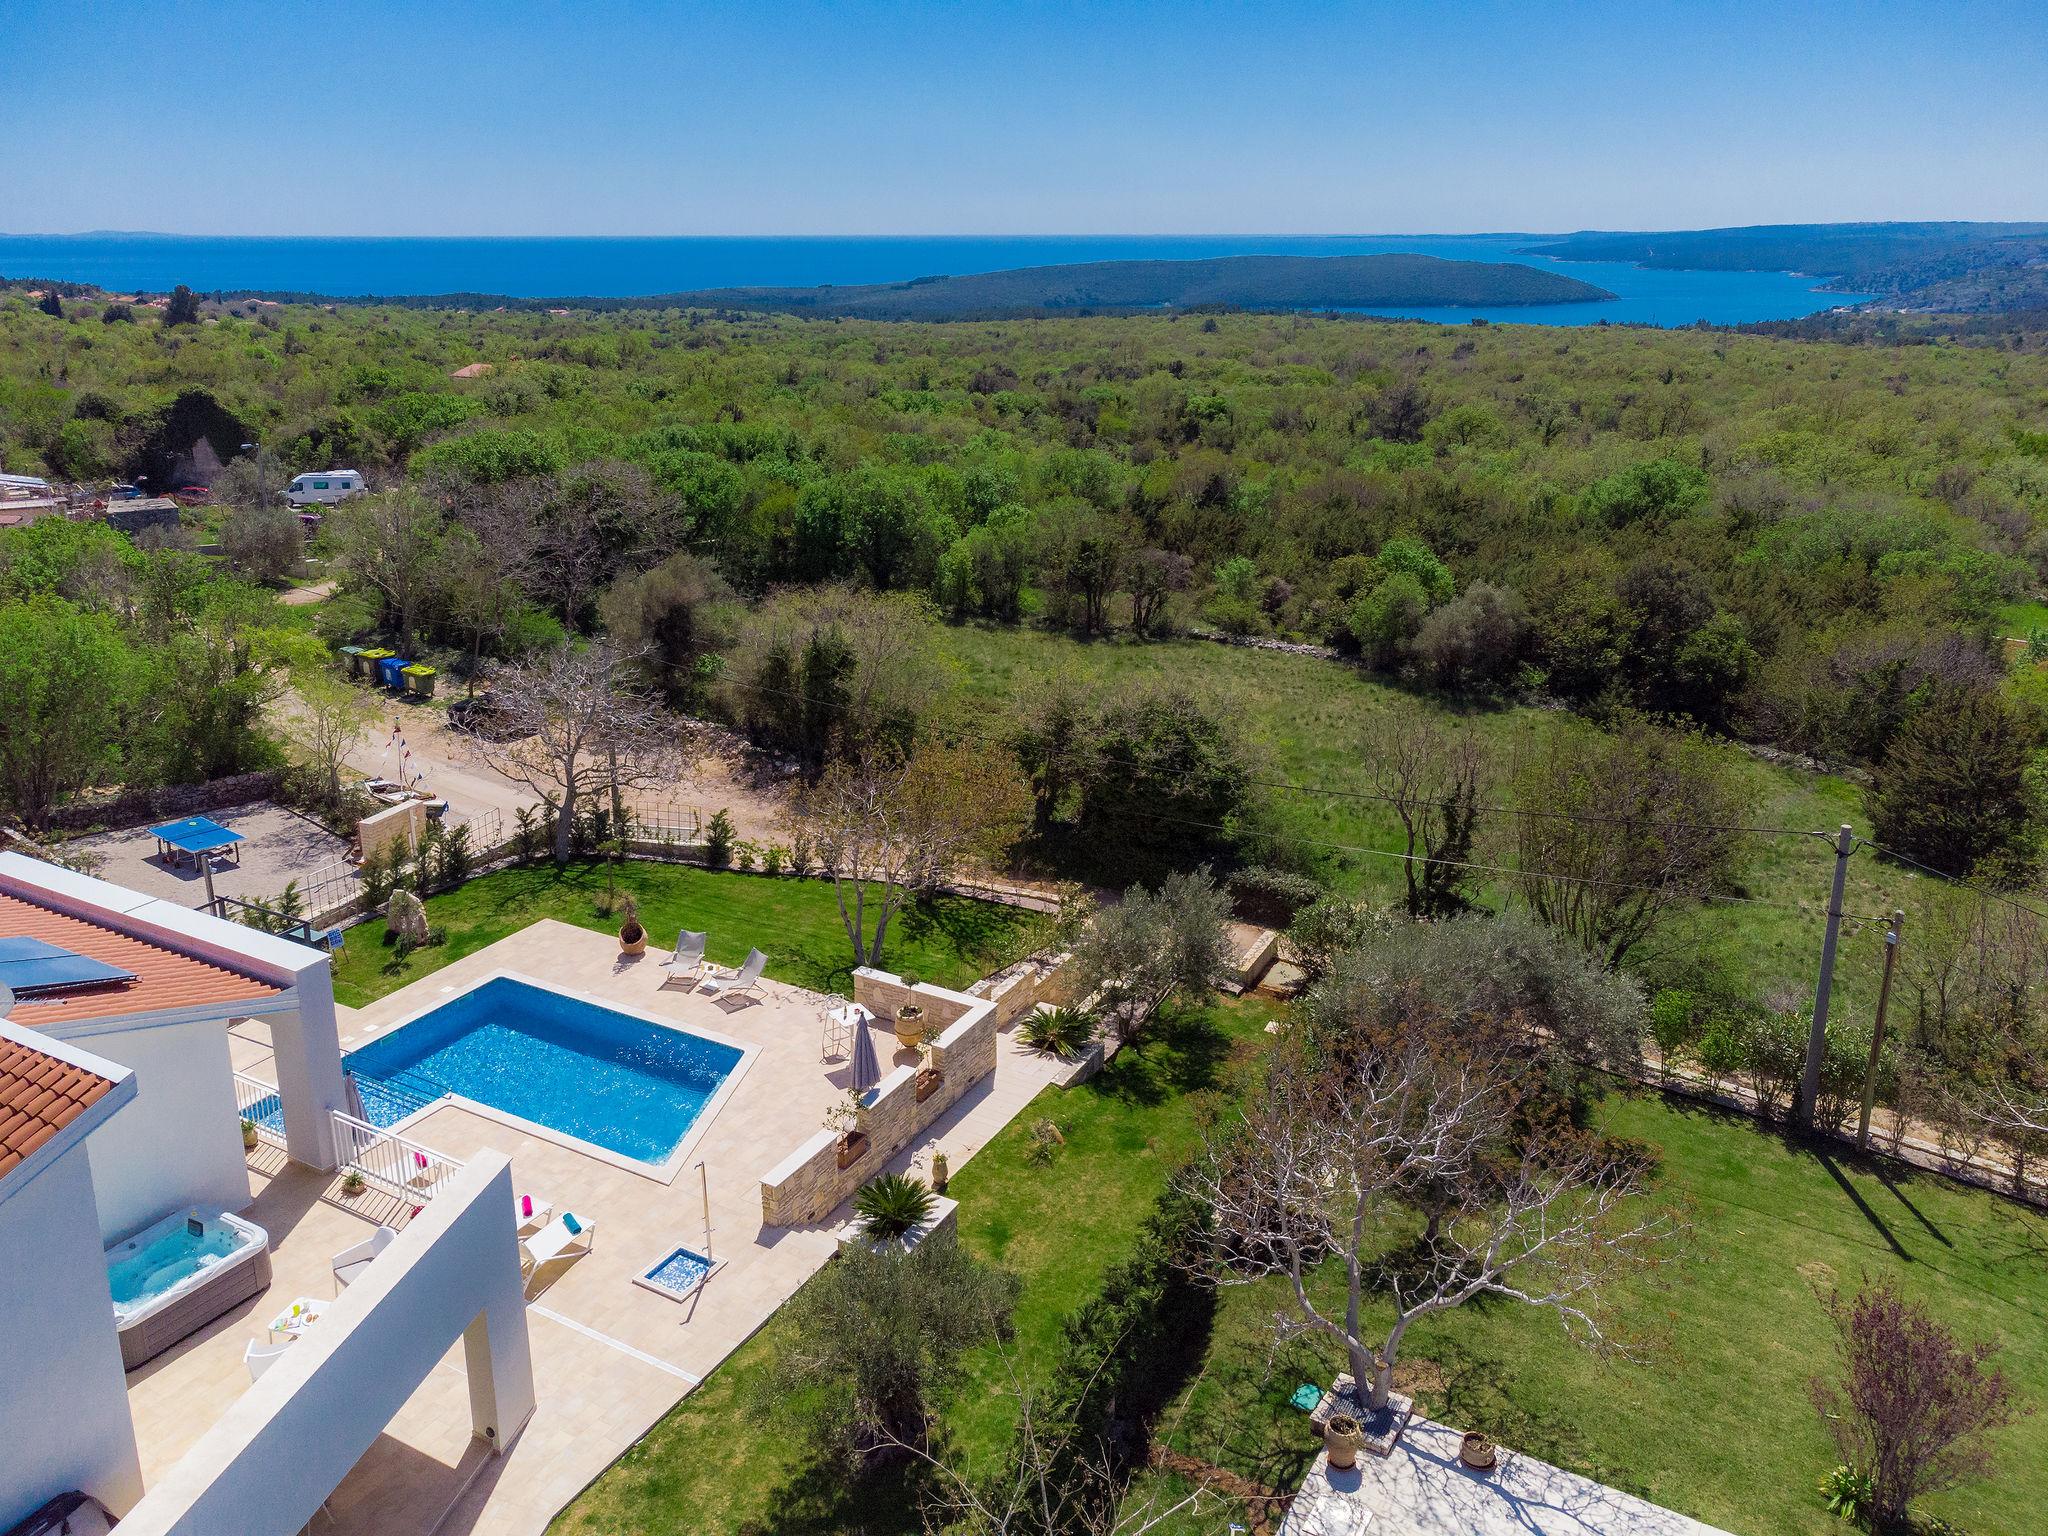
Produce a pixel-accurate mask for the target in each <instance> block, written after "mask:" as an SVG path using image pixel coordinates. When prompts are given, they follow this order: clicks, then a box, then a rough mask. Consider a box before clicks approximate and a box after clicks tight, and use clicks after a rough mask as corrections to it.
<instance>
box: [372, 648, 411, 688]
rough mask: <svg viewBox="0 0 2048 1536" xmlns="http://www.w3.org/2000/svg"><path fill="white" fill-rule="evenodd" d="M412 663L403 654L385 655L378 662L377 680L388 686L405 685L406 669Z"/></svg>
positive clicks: (400, 686) (398, 686)
mask: <svg viewBox="0 0 2048 1536" xmlns="http://www.w3.org/2000/svg"><path fill="white" fill-rule="evenodd" d="M411 665H412V663H411V662H409V661H407V660H406V659H405V658H404V657H403V656H385V657H382V658H381V659H379V661H378V662H377V681H378V682H379V683H380V684H381V685H383V686H384V687H386V688H403V687H404V686H405V669H406V668H407V667H409V666H411Z"/></svg>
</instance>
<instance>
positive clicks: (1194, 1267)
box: [1010, 1186, 1215, 1536]
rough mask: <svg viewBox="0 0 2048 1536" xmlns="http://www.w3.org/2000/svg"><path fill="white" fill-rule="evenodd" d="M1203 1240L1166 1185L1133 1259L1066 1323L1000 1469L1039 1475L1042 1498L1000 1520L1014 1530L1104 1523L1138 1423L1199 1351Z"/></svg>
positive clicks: (1180, 1197)
mask: <svg viewBox="0 0 2048 1536" xmlns="http://www.w3.org/2000/svg"><path fill="white" fill-rule="evenodd" d="M1206 1235H1207V1218H1206V1215H1205V1213H1204V1210H1203V1208H1202V1206H1201V1205H1200V1204H1199V1203H1198V1202H1197V1201H1195V1200H1192V1199H1190V1198H1189V1197H1188V1196H1187V1195H1186V1194H1185V1193H1184V1192H1183V1191H1181V1190H1180V1189H1179V1188H1177V1187H1171V1186H1170V1187H1169V1188H1168V1189H1167V1191H1166V1193H1165V1194H1163V1195H1162V1196H1160V1198H1159V1202H1158V1204H1157V1205H1156V1206H1154V1208H1153V1210H1152V1213H1151V1214H1150V1216H1148V1217H1147V1218H1146V1221H1145V1228H1144V1231H1143V1233H1142V1234H1141V1235H1140V1237H1139V1239H1138V1243H1137V1247H1136V1249H1135V1251H1134V1252H1133V1253H1132V1255H1131V1257H1130V1258H1129V1259H1127V1260H1125V1261H1124V1262H1123V1263H1121V1264H1118V1265H1116V1266H1115V1267H1114V1268H1112V1269H1111V1270H1110V1271H1109V1273H1108V1274H1106V1275H1104V1276H1103V1279H1102V1287H1101V1289H1100V1290H1098V1291H1097V1292H1096V1293H1095V1295H1094V1296H1092V1297H1091V1298H1090V1299H1089V1300H1088V1301H1086V1302H1084V1303H1083V1304H1082V1305H1081V1306H1080V1307H1079V1308H1077V1309H1076V1310H1075V1311H1074V1312H1073V1314H1072V1315H1071V1316H1069V1317H1068V1318H1067V1321H1066V1324H1065V1327H1064V1329H1063V1330H1062V1332H1063V1338H1062V1340H1061V1343H1060V1347H1059V1350H1058V1352H1057V1359H1058V1362H1059V1363H1058V1365H1057V1367H1056V1368H1055V1370H1054V1372H1053V1375H1052V1379H1051V1380H1050V1381H1049V1382H1047V1383H1046V1386H1045V1388H1044V1390H1043V1391H1042V1392H1041V1393H1040V1394H1039V1396H1038V1397H1037V1399H1036V1400H1035V1402H1034V1404H1033V1412H1032V1415H1031V1419H1030V1422H1029V1423H1028V1424H1027V1425H1024V1426H1020V1429H1019V1433H1018V1436H1017V1439H1016V1441H1015V1442H1014V1445H1013V1448H1012V1452H1011V1462H1012V1465H1011V1468H1010V1471H1011V1473H1012V1474H1013V1475H1015V1476H1018V1477H1021V1478H1022V1479H1025V1480H1027V1481H1026V1486H1030V1485H1031V1482H1035V1481H1036V1480H1037V1479H1039V1478H1042V1479H1043V1495H1044V1496H1043V1497H1042V1498H1035V1499H1027V1500H1025V1501H1022V1502H1021V1503H1020V1505H1019V1518H1018V1520H1017V1523H1016V1524H1014V1525H1012V1526H1011V1527H1010V1528H1011V1530H1013V1531H1015V1532H1018V1533H1019V1536H1024V1533H1029V1536H1051V1533H1053V1532H1064V1531H1070V1530H1106V1529H1108V1528H1109V1521H1108V1520H1107V1519H1104V1518H1103V1517H1104V1516H1108V1515H1110V1514H1111V1512H1112V1511H1113V1509H1114V1504H1115V1499H1116V1495H1117V1490H1118V1489H1119V1488H1121V1487H1122V1485H1123V1482H1124V1480H1125V1478H1127V1477H1128V1476H1129V1474H1130V1472H1131V1471H1132V1470H1133V1465H1134V1458H1136V1457H1140V1456H1143V1455H1144V1453H1145V1450H1146V1447H1147V1446H1148V1445H1149V1443H1150V1435H1149V1434H1148V1433H1147V1432H1146V1431H1147V1429H1148V1428H1149V1426H1150V1425H1151V1424H1152V1422H1153V1421H1154V1420H1155V1419H1156V1418H1157V1417H1158V1415H1159V1412H1160V1410H1161V1409H1162V1408H1164V1407H1165V1405H1166V1404H1167V1402H1169V1401H1170V1400H1171V1399H1172V1398H1173V1395H1174V1394H1175V1392H1177V1391H1178V1390H1179V1389H1180V1388H1181V1386H1182V1385H1183V1384H1184V1382H1185V1380H1186V1377H1187V1373H1188V1370H1189V1368H1190V1367H1191V1365H1193V1364H1194V1363H1195V1362H1198V1361H1199V1360H1200V1359H1201V1358H1202V1353H1203V1349H1204V1346H1205V1343H1206V1340H1207V1338H1208V1334H1209V1328H1210V1325H1211V1321H1212V1318H1213V1316H1214V1312H1215V1292H1214V1290H1213V1289H1212V1288H1211V1287H1210V1286H1209V1285H1208V1284H1207V1283H1206V1282H1205V1281H1204V1280H1203V1279H1202V1278H1201V1258H1202V1250H1203V1246H1204V1239H1205V1237H1206ZM1105 1474H1106V1475H1105ZM1034 1510H1047V1511H1050V1512H1051V1514H1052V1519H1051V1520H1050V1521H1043V1522H1042V1521H1041V1520H1040V1519H1038V1518H1035V1517H1034V1513H1033V1511H1034Z"/></svg>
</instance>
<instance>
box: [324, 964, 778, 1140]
mask: <svg viewBox="0 0 2048 1536" xmlns="http://www.w3.org/2000/svg"><path fill="white" fill-rule="evenodd" d="M746 1056H747V1052H746V1050H745V1049H744V1048H743V1047H741V1046H739V1045H735V1044H733V1043H732V1042H730V1041H725V1040H719V1039H715V1038H713V1037H711V1036H708V1035H702V1034H698V1033H695V1032H693V1031H691V1030H687V1029H681V1028H678V1027H677V1026H675V1025H672V1024H669V1023H666V1022H664V1021H663V1020H660V1019H656V1018H653V1017H651V1016H648V1015H644V1014H635V1013H628V1012H625V1011H622V1010H620V1009H618V1008H613V1007H608V1006H606V1005H604V1004H602V1003H598V1002H595V1001H593V1000H591V999H589V998H584V997H578V996H576V995H575V994H573V993H568V992H562V991H558V990H556V989H555V988H552V987H546V986H542V985H540V984H539V983H537V982H532V981H528V980H525V979H524V978H522V977H518V976H512V975H507V974H499V975H495V976H490V977H487V978H485V979H484V980H482V981H480V982H478V983H476V984H475V985H474V986H472V987H470V988H469V989H468V990H467V991H464V992H460V993H457V994H456V995H455V996H453V997H451V998H449V999H448V1000H447V1001H446V1002H442V1003H439V1004H436V1005H435V1006H434V1007H432V1008H430V1009H428V1010H426V1011H425V1012H424V1013H421V1014H419V1015H417V1016H415V1017H413V1018H411V1019H408V1020H406V1021H404V1022H402V1023H401V1024H399V1025H398V1026H396V1027H394V1028H393V1029H392V1031H391V1032H390V1033H389V1034H387V1035H385V1036H384V1037H383V1038H382V1039H379V1040H377V1041H375V1042H373V1043H371V1044H369V1045H365V1046H362V1047H360V1048H358V1049H356V1050H353V1051H350V1052H349V1053H348V1054H347V1055H346V1056H344V1057H343V1058H342V1065H343V1066H344V1067H346V1068H347V1069H348V1070H349V1071H350V1072H351V1073H353V1074H354V1076H355V1079H356V1084H357V1087H358V1088H359V1089H360V1091H361V1093H362V1099H363V1112H364V1118H365V1119H367V1120H368V1121H369V1122H370V1123H371V1124H372V1125H376V1126H379V1127H389V1126H395V1125H398V1124H400V1123H401V1122H402V1121H405V1120H407V1119H409V1118H410V1117H411V1116H413V1115H414V1114H416V1113H418V1112H420V1111H421V1110H423V1109H427V1108H429V1107H431V1106H432V1105H433V1104H434V1103H435V1102H437V1101H439V1100H441V1099H444V1098H445V1097H447V1096H448V1095H451V1094H452V1095H454V1096H455V1097H456V1098H458V1099H461V1100H464V1101H466V1102H467V1104H468V1105H469V1106H470V1107H472V1108H476V1109H479V1110H482V1111H483V1112H485V1113H486V1114H491V1115H494V1116H495V1117H496V1118H500V1119H504V1120H508V1121H510V1122H512V1123H513V1124H515V1125H518V1126H520V1127H521V1128H523V1129H529V1130H539V1131H541V1132H543V1133H547V1132H553V1133H555V1134H556V1135H557V1136H566V1137H570V1138H573V1139H574V1140H576V1141H579V1142H583V1143H587V1144H588V1146H589V1147H590V1148H593V1149H596V1150H598V1151H599V1152H600V1154H604V1153H609V1154H611V1158H610V1159H609V1160H613V1161H619V1160H623V1161H624V1162H626V1163H627V1164H628V1165H629V1166H630V1165H637V1166H639V1167H640V1169H641V1171H646V1172H653V1173H656V1174H658V1175H663V1176H666V1175H671V1174H673V1172H674V1167H675V1164H676V1163H677V1161H678V1159H679V1154H680V1153H681V1152H682V1150H683V1145H684V1142H685V1141H686V1140H687V1139H688V1138H689V1136H690V1133H691V1132H692V1130H693V1129H694V1128H695V1127H697V1126H698V1125H699V1124H701V1123H702V1122H704V1121H705V1120H707V1119H708V1118H709V1116H708V1115H707V1113H706V1111H707V1108H708V1107H709V1106H711V1105H712V1104H713V1101H714V1100H717V1099H719V1098H720V1096H721V1095H722V1094H723V1093H724V1092H725V1091H726V1090H727V1089H728V1088H729V1087H730V1086H731V1084H732V1082H733V1081H734V1080H735V1078H736V1076H737V1074H738V1072H739V1071H740V1069H741V1068H742V1066H743V1064H744V1062H745V1060H746Z"/></svg>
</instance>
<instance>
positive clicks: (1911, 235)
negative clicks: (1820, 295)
mask: <svg viewBox="0 0 2048 1536" xmlns="http://www.w3.org/2000/svg"><path fill="white" fill-rule="evenodd" d="M1528 254H1531V255H1536V256H1547V257H1551V258H1553V259H1555V260H1558V261H1627V262H1634V263H1635V264H1637V265H1638V266H1645V267H1660V268H1665V269H1671V270H1686V271H1694V272H1701V271H1705V272H1810V273H1812V274H1814V275H1815V276H1817V277H1818V276H1824V277H1826V278H1827V279H1828V284H1827V286H1828V287H1829V288H1831V289H1834V290H1835V291H1837V292H1844V293H1870V294H1876V295H1878V297H1877V298H1876V299H1874V300H1872V301H1871V302H1870V303H1869V304H1868V305H1867V306H1866V307H1867V308H1870V309H1888V310H1911V311H1918V312H1923V313H1930V314H1934V313H1938V314H1986V313H1992V312H1996V311H2009V310H2018V309H2032V308H2038V307H2041V306H2044V305H2048V224H2042V223H2037V224H1970V223H1892V224H1752V225H1745V226H1741V227H1737V228H1731V229H1684V230H1666V231H1661V232H1648V233H1642V232H1639V233H1633V234H1612V233H1605V232H1597V231H1587V232H1585V233H1581V234H1576V235H1569V236H1567V237H1566V238H1564V239H1562V240H1557V241H1552V242H1549V243H1546V244H1542V245H1533V246H1530V247H1528Z"/></svg>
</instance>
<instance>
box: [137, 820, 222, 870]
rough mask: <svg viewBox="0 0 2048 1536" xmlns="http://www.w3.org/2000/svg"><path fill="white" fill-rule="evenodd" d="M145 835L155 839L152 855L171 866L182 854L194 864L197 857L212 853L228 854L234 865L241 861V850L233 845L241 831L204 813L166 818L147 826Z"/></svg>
mask: <svg viewBox="0 0 2048 1536" xmlns="http://www.w3.org/2000/svg"><path fill="white" fill-rule="evenodd" d="M149 835H150V836H151V837H153V838H155V839H156V856H157V857H158V858H160V859H162V860H163V861H164V863H166V864H168V865H171V866H172V867H173V868H175V867H176V866H177V864H178V861H179V859H180V858H181V857H182V856H185V855H190V856H191V859H192V862H193V864H194V866H195V867H196V866H197V865H198V864H199V862H200V860H202V859H204V858H207V857H208V856H209V855H211V854H216V853H228V854H232V855H233V857H234V861H235V862H236V863H237V864H239V863H241V862H242V850H241V849H240V848H239V847H237V846H236V845H237V844H238V843H240V842H241V841H242V834H241V833H239V832H232V831H230V830H229V829H228V828H226V827H224V826H222V825H221V824H220V823H219V822H217V821H209V820H208V819H207V818H206V817H204V816H188V817H186V818H185V819H184V820H183V821H167V822H165V823H164V824H163V825H162V826H160V827H151V828H150V829H149Z"/></svg>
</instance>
